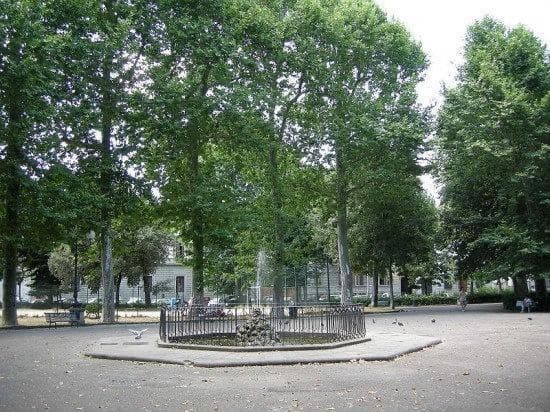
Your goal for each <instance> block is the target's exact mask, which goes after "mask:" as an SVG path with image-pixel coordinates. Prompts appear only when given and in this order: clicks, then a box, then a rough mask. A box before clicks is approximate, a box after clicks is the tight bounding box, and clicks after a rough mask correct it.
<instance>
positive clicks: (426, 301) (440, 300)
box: [395, 293, 457, 306]
mask: <svg viewBox="0 0 550 412" xmlns="http://www.w3.org/2000/svg"><path fill="white" fill-rule="evenodd" d="M456 299H457V296H456V295H446V294H437V295H416V294H414V293H413V294H410V295H402V296H398V297H396V298H395V304H396V305H397V306H429V305H451V304H455V303H456Z"/></svg>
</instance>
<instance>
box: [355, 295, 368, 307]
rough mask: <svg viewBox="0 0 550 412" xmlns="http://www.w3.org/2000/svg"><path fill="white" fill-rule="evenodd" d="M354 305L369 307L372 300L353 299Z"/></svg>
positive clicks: (365, 298) (364, 298)
mask: <svg viewBox="0 0 550 412" xmlns="http://www.w3.org/2000/svg"><path fill="white" fill-rule="evenodd" d="M353 303H356V304H357V305H363V306H369V305H370V298H367V297H360V298H359V297H357V298H353Z"/></svg>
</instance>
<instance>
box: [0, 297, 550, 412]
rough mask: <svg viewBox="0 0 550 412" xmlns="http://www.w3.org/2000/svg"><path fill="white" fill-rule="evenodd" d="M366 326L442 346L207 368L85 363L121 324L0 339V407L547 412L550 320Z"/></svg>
mask: <svg viewBox="0 0 550 412" xmlns="http://www.w3.org/2000/svg"><path fill="white" fill-rule="evenodd" d="M396 317H397V318H398V320H399V321H400V322H401V323H403V324H404V326H402V327H400V326H398V325H397V324H392V321H393V320H394V319H395V318H396ZM529 317H530V318H532V319H531V320H529V319H528V318H529ZM369 318H372V319H374V320H375V323H373V322H372V320H369V329H370V331H371V332H372V333H382V332H399V333H410V334H416V335H425V336H434V337H439V338H440V339H441V340H442V341H443V343H441V344H439V345H437V346H435V347H431V348H428V349H425V350H423V351H421V352H416V353H412V354H409V355H405V356H403V357H400V358H397V359H396V360H393V361H379V362H362V361H360V362H349V363H335V364H308V365H292V366H286V365H284V366H247V367H231V368H209V369H204V368H196V367H192V366H184V365H169V364H158V363H144V362H130V361H113V360H104V359H92V358H89V357H85V356H83V353H84V352H85V351H87V350H89V349H90V348H91V347H92V346H93V344H94V343H95V342H97V341H98V340H100V339H104V338H123V337H124V336H125V335H126V334H128V331H127V328H126V327H125V326H122V325H113V326H103V325H100V326H91V327H81V328H68V327H65V328H58V329H49V330H48V329H29V330H0V350H1V357H0V410H9V411H12V410H31V409H52V410H73V411H74V410H98V409H102V410H103V409H107V410H114V409H119V410H243V409H249V410H312V409H321V410H334V409H336V410H340V409H350V408H351V409H355V410H365V409H373V408H377V409H382V410H433V411H436V410H437V411H440V410H459V409H460V410H510V411H520V410H540V411H548V410H550V313H533V314H522V313H509V312H503V311H502V310H501V309H500V305H498V304H497V305H494V304H487V305H469V306H468V309H467V311H466V312H461V311H458V310H457V309H456V307H452V306H443V307H429V308H415V309H409V310H408V311H406V312H401V313H398V314H379V315H370V316H369ZM432 320H434V322H432ZM144 327H149V328H152V325H147V326H144Z"/></svg>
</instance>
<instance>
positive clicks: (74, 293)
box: [73, 240, 78, 305]
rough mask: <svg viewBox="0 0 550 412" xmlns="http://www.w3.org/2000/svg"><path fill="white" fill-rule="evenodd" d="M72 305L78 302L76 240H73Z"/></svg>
mask: <svg viewBox="0 0 550 412" xmlns="http://www.w3.org/2000/svg"><path fill="white" fill-rule="evenodd" d="M73 270H74V272H73V305H75V304H76V303H77V302H78V241H77V240H75V242H74V268H73Z"/></svg>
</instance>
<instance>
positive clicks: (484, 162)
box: [436, 18, 550, 295]
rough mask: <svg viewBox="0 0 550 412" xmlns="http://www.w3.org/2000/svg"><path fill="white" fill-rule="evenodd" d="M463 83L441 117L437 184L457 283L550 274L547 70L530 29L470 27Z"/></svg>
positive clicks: (487, 22) (488, 22)
mask: <svg viewBox="0 0 550 412" xmlns="http://www.w3.org/2000/svg"><path fill="white" fill-rule="evenodd" d="M465 58H466V59H465V63H464V65H463V66H461V67H460V69H459V75H458V85H457V86H456V87H454V88H452V89H449V90H447V91H446V92H445V103H444V105H443V106H442V108H441V110H440V113H439V124H438V134H437V139H436V148H437V154H438V156H437V162H436V165H437V176H438V179H439V181H440V182H441V183H442V184H443V186H444V189H443V196H442V208H443V219H444V227H445V228H447V241H448V243H449V244H450V245H451V248H452V251H453V252H454V253H456V254H457V259H458V262H457V269H458V274H459V276H460V277H463V278H464V277H468V276H471V275H474V274H476V273H481V272H482V273H484V274H485V276H487V279H497V278H500V277H502V276H503V275H504V276H511V277H513V278H514V282H515V285H516V292H517V293H519V294H520V295H524V294H525V293H526V277H528V276H535V277H544V276H548V274H549V272H548V267H550V264H549V262H550V261H549V259H550V247H549V245H550V238H549V233H548V231H547V230H546V228H548V225H549V223H550V221H549V220H548V219H549V216H550V213H549V210H548V208H549V205H550V200H549V199H550V198H549V197H548V196H549V195H548V187H549V185H550V181H549V178H550V177H549V175H548V173H547V170H548V168H549V166H550V163H549V162H550V157H549V156H548V145H549V143H550V140H549V136H550V134H549V133H548V130H549V129H548V124H549V118H548V113H549V108H550V106H549V102H550V94H549V92H548V90H549V89H550V88H549V86H550V64H549V59H548V54H547V52H546V49H545V46H543V45H542V44H541V42H540V41H539V40H538V39H537V38H536V37H535V36H534V35H533V34H532V33H531V32H529V31H528V30H527V29H526V28H524V27H521V26H519V27H516V28H514V29H511V30H509V29H507V28H506V27H505V26H504V25H502V24H501V23H499V22H497V21H495V20H493V19H491V18H485V19H483V20H481V21H479V22H477V23H475V24H474V25H472V26H471V27H470V28H469V29H468V35H467V39H466V46H465Z"/></svg>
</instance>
